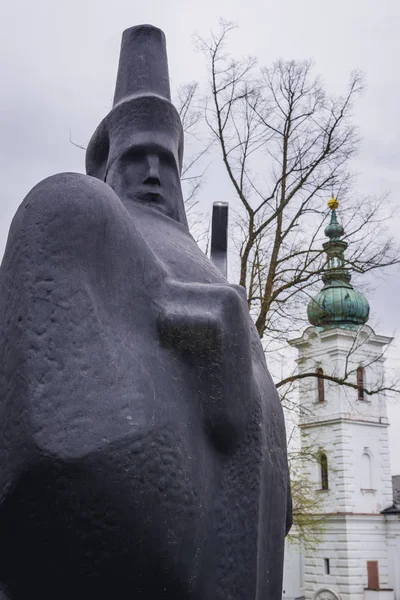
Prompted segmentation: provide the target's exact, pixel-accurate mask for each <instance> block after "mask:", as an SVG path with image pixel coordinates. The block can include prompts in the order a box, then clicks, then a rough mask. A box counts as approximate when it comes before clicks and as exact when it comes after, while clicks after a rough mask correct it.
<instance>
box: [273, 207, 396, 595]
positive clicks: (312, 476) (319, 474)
mask: <svg viewBox="0 0 400 600" xmlns="http://www.w3.org/2000/svg"><path fill="white" fill-rule="evenodd" d="M329 207H330V209H331V220H330V223H329V225H328V226H327V227H326V229H325V234H326V236H327V237H328V238H329V241H328V242H326V243H325V244H324V250H325V252H326V254H327V265H326V269H325V271H324V274H323V276H322V280H323V282H324V287H323V289H322V290H321V292H319V294H318V295H317V296H316V297H315V298H313V299H312V300H311V301H310V303H309V306H308V319H309V321H310V323H311V327H308V328H307V329H306V330H305V331H304V333H303V335H302V336H301V337H299V338H297V339H294V340H292V341H291V342H290V343H291V345H292V346H293V347H295V348H296V349H297V351H298V361H297V362H298V369H299V374H300V375H303V376H304V378H302V379H300V380H299V403H300V429H301V434H302V436H301V437H302V444H303V446H304V447H307V448H308V449H312V451H313V453H314V454H315V461H313V462H311V461H310V462H309V463H308V466H307V467H305V468H306V471H307V472H306V475H307V477H308V480H309V481H312V482H313V484H314V486H315V494H316V497H317V498H318V505H319V507H320V509H319V513H320V514H323V515H326V520H325V523H324V532H323V534H322V542H321V543H320V544H319V545H318V547H317V549H316V550H313V551H306V550H305V551H304V552H302V556H299V559H300V562H297V558H295V557H294V556H293V552H296V551H293V549H291V550H290V549H289V553H288V560H287V568H286V571H285V581H284V589H285V588H290V587H291V584H293V575H292V574H290V573H289V572H288V565H289V564H290V562H291V563H292V564H300V565H301V571H302V572H301V573H300V578H301V581H299V584H300V585H299V588H300V591H298V592H297V594H292V597H293V596H295V595H298V596H305V598H306V599H307V600H308V599H310V600H317V599H318V600H319V599H321V600H334V599H335V598H336V599H339V598H340V599H342V600H364V598H365V599H366V600H372V599H376V600H378V599H379V600H380V599H381V598H383V597H384V598H385V600H386V599H387V600H393V598H395V597H396V600H400V520H399V519H400V516H399V512H400V511H399V510H398V509H396V507H394V506H393V492H392V478H391V469H390V454H389V443H388V425H389V423H388V419H387V412H386V399H385V394H384V391H383V389H382V388H384V357H383V352H384V349H385V347H386V346H387V344H388V343H389V342H390V341H391V340H390V338H388V337H385V336H380V335H377V334H375V333H374V331H373V330H372V329H371V327H369V326H368V325H366V322H367V320H368V315H369V305H368V302H367V300H366V298H365V297H364V296H362V295H361V294H360V293H359V292H357V291H356V290H355V289H353V287H352V285H351V284H350V274H349V273H348V271H347V270H346V269H345V257H344V252H345V250H346V248H347V243H346V242H345V241H343V240H342V239H341V238H342V236H343V234H344V231H343V227H342V226H341V225H340V224H339V223H338V221H337V216H336V209H337V207H338V204H337V201H336V200H335V199H334V198H332V200H331V201H330V203H329ZM307 374H314V375H313V376H310V377H309V376H308V375H307ZM315 374H318V375H320V377H319V378H318V377H316V376H315ZM341 382H343V383H344V384H342V385H340V383H341ZM371 392H374V393H371ZM385 509H388V510H385ZM382 511H383V512H382ZM297 552H298V551H297ZM289 571H291V573H293V569H289ZM291 578H292V581H290V579H291ZM292 588H293V585H292ZM393 590H395V591H393ZM395 592H396V596H395ZM285 593H286V598H289V597H290V594H288V593H287V592H285ZM285 593H284V597H285Z"/></svg>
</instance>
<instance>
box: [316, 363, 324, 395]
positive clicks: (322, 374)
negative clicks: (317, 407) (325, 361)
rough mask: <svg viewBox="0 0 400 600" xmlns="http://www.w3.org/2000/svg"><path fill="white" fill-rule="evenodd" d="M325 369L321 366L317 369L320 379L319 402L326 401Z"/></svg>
mask: <svg viewBox="0 0 400 600" xmlns="http://www.w3.org/2000/svg"><path fill="white" fill-rule="evenodd" d="M323 376H324V370H323V369H322V368H321V367H318V369H317V377H318V379H317V381H318V402H325V381H324V377H323Z"/></svg>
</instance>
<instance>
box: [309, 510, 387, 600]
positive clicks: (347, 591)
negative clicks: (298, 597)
mask: <svg viewBox="0 0 400 600" xmlns="http://www.w3.org/2000/svg"><path fill="white" fill-rule="evenodd" d="M325 558H329V562H330V574H329V575H327V574H325V573H324V559H325ZM368 560H378V562H379V575H380V582H381V586H382V587H388V586H389V561H388V545H387V539H386V523H385V518H384V517H383V516H382V515H376V516H375V517H360V516H345V517H342V518H341V517H340V516H332V517H328V519H327V523H326V530H325V534H324V539H323V542H322V543H321V544H320V545H319V546H318V548H317V549H316V550H315V551H313V552H312V553H310V554H307V553H306V554H305V557H304V564H305V572H304V589H305V596H306V598H307V599H311V598H312V597H313V595H314V594H315V593H316V592H317V591H318V590H319V589H321V588H323V587H329V588H332V589H333V590H335V591H337V592H338V593H339V594H340V596H341V598H342V599H343V600H363V597H364V588H366V587H367V581H368V577H367V561H368Z"/></svg>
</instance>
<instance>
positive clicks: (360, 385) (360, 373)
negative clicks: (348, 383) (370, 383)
mask: <svg viewBox="0 0 400 600" xmlns="http://www.w3.org/2000/svg"><path fill="white" fill-rule="evenodd" d="M364 379H365V378H364V367H358V369H357V392H358V399H359V400H364V399H365V398H364V387H365V381H364Z"/></svg>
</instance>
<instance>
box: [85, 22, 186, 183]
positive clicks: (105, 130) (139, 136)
mask: <svg viewBox="0 0 400 600" xmlns="http://www.w3.org/2000/svg"><path fill="white" fill-rule="evenodd" d="M149 142H155V143H158V144H159V145H161V146H162V147H165V148H167V149H169V150H170V151H171V152H172V154H173V155H174V157H175V160H176V164H177V167H178V170H179V171H180V170H181V167H182V156H183V130H182V124H181V121H180V118H179V114H178V111H177V110H176V108H175V107H174V106H173V104H172V103H171V92H170V87H169V75H168V61H167V50H166V43H165V35H164V33H163V32H162V31H161V30H160V29H158V28H157V27H153V26H152V25H138V26H136V27H131V28H130V29H127V30H126V31H124V33H123V35H122V43H121V53H120V59H119V67H118V74H117V82H116V86H115V95H114V102H113V108H112V109H111V111H110V112H109V114H108V115H107V116H106V117H105V118H104V119H103V121H102V122H101V123H100V125H99V126H98V128H97V129H96V131H95V133H94V134H93V137H92V139H91V140H90V142H89V146H88V148H87V151H86V172H87V174H88V175H92V176H93V177H97V178H98V179H101V180H103V181H104V180H105V179H106V173H107V169H108V168H109V167H110V165H111V164H112V163H113V162H114V161H115V160H116V159H118V158H119V157H120V156H121V155H122V154H123V153H124V152H125V151H127V150H129V148H130V147H132V146H133V145H137V144H146V143H149Z"/></svg>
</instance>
